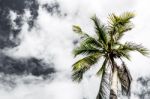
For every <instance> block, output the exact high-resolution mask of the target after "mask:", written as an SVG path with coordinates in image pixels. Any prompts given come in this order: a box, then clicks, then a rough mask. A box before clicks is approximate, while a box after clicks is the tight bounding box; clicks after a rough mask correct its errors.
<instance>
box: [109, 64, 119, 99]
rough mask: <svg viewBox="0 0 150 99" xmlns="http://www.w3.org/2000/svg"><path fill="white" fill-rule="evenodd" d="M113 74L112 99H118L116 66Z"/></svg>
mask: <svg viewBox="0 0 150 99" xmlns="http://www.w3.org/2000/svg"><path fill="white" fill-rule="evenodd" d="M113 69H114V70H113V74H112V82H111V91H110V99H117V88H118V87H117V85H118V83H117V68H116V66H114V67H113Z"/></svg>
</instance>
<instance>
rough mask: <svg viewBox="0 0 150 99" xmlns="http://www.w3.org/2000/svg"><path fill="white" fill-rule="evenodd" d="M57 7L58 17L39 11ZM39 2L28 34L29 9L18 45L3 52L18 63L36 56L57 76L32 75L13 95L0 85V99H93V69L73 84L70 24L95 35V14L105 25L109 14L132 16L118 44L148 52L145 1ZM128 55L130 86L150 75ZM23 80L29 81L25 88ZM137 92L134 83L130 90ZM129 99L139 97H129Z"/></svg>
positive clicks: (144, 63) (143, 60)
mask: <svg viewBox="0 0 150 99" xmlns="http://www.w3.org/2000/svg"><path fill="white" fill-rule="evenodd" d="M55 2H58V4H59V5H60V8H59V10H60V14H57V10H56V11H55V10H54V11H53V12H54V14H53V15H51V14H50V13H49V12H48V11H47V10H46V9H44V8H43V7H42V5H44V4H48V5H52V4H53V3H55ZM29 3H30V2H29ZM38 3H39V5H40V6H39V9H38V16H37V19H36V21H35V25H34V26H33V28H32V29H29V28H30V26H29V25H28V23H27V22H28V20H30V19H32V18H31V11H30V9H28V8H26V9H24V11H25V13H24V15H23V21H22V22H23V26H22V27H21V31H20V32H19V34H18V35H17V38H18V39H20V42H21V43H20V45H18V46H16V47H12V48H5V49H3V52H4V53H5V54H7V55H8V56H10V57H13V58H17V59H19V58H30V57H37V58H39V59H43V60H44V62H46V63H50V62H53V63H54V65H53V66H52V65H49V66H52V67H53V68H55V69H56V71H57V72H56V73H55V74H53V75H52V79H51V78H50V80H45V81H43V80H42V79H41V78H40V77H38V78H36V77H34V76H31V75H29V76H23V77H18V78H17V83H18V85H17V87H15V88H14V89H13V90H6V89H5V86H1V88H2V89H0V99H83V97H85V98H87V99H95V97H96V94H97V92H98V86H99V78H98V77H96V76H95V72H94V71H96V70H97V69H96V67H93V68H92V70H90V71H88V73H86V74H85V77H84V79H83V81H82V82H81V83H80V84H77V83H74V82H72V80H71V65H72V64H73V63H74V62H75V61H76V60H77V59H78V58H76V59H74V57H73V55H72V49H73V48H74V44H73V42H74V41H75V40H78V39H79V37H78V35H76V34H75V33H73V31H72V25H74V24H75V25H80V26H81V27H82V28H83V30H84V31H86V32H88V33H89V34H90V35H93V34H94V32H93V24H92V22H91V20H90V17H91V16H92V15H94V14H96V15H97V16H98V17H99V18H100V19H101V21H102V22H104V23H107V16H108V15H109V14H110V13H116V14H121V13H123V12H125V11H132V12H134V13H135V14H136V17H135V18H134V19H133V20H132V21H133V23H134V25H135V27H134V29H133V30H132V31H130V32H127V33H126V36H124V38H123V40H122V42H124V41H126V40H128V41H134V42H137V43H139V44H143V45H144V46H145V47H147V48H148V49H150V44H149V42H150V38H149V37H150V30H149V29H150V24H149V23H150V19H149V18H150V11H149V9H150V6H149V5H150V1H149V0H57V1H56V0H38ZM9 15H10V19H11V24H12V28H18V27H17V25H16V24H15V22H14V20H15V19H16V18H17V16H18V15H17V12H15V11H13V10H10V11H9ZM10 38H11V36H10ZM12 38H13V37H12ZM131 55H132V58H131V59H132V61H126V62H127V65H128V67H129V69H130V71H131V74H132V75H133V80H134V82H133V83H136V82H135V81H136V79H137V78H138V77H141V76H149V75H150V73H149V71H150V67H149V64H150V59H149V58H147V57H143V56H142V55H140V54H137V53H131ZM37 79H38V80H37ZM22 80H27V81H30V80H31V81H32V82H31V83H29V84H23V83H22ZM136 87H137V86H134V84H133V91H134V90H135V89H136ZM131 99H139V98H137V97H135V96H134V95H132V98H131ZM147 99H149V98H147Z"/></svg>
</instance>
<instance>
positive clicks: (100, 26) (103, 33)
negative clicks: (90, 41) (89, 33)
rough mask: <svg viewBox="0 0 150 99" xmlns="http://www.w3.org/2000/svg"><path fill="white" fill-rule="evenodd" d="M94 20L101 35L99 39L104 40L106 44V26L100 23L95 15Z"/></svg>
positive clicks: (97, 31) (98, 33) (96, 29)
mask: <svg viewBox="0 0 150 99" xmlns="http://www.w3.org/2000/svg"><path fill="white" fill-rule="evenodd" d="M91 19H92V21H93V22H94V25H95V31H96V33H97V35H98V37H99V41H101V42H103V43H104V44H106V43H107V35H106V27H105V26H104V25H103V24H102V23H100V20H99V19H98V18H97V17H96V15H95V16H93V17H92V18H91Z"/></svg>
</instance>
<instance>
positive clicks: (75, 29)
mask: <svg viewBox="0 0 150 99" xmlns="http://www.w3.org/2000/svg"><path fill="white" fill-rule="evenodd" d="M72 30H73V31H74V32H75V33H78V34H83V32H82V29H81V28H80V26H77V25H73V26H72Z"/></svg>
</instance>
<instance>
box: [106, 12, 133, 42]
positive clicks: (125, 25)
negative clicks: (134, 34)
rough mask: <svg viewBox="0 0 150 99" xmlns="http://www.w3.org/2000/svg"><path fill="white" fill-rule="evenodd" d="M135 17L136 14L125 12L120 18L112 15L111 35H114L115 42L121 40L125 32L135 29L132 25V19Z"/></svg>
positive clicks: (110, 20) (110, 22) (110, 19)
mask: <svg viewBox="0 0 150 99" xmlns="http://www.w3.org/2000/svg"><path fill="white" fill-rule="evenodd" d="M133 17H134V13H131V12H125V13H123V14H122V15H120V16H117V15H115V14H111V15H110V16H109V21H108V22H109V26H108V27H109V28H108V29H109V33H110V35H112V37H113V39H114V40H115V41H118V40H120V39H121V38H122V37H123V35H124V32H127V31H129V30H131V29H132V28H133V24H132V23H131V21H130V20H131V19H132V18H133Z"/></svg>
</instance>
